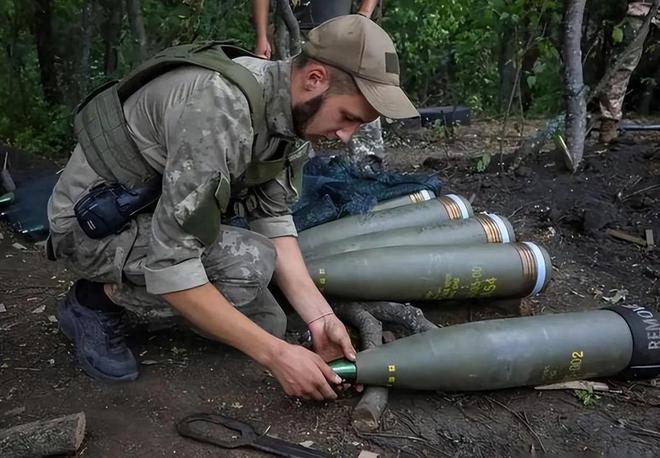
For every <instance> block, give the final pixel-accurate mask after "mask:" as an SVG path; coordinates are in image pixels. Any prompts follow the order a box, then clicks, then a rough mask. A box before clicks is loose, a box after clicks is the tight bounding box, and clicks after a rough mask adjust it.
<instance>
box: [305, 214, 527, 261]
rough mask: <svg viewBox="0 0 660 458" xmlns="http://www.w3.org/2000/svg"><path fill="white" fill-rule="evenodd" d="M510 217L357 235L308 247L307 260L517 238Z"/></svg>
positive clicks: (484, 216)
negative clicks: (403, 248)
mask: <svg viewBox="0 0 660 458" xmlns="http://www.w3.org/2000/svg"><path fill="white" fill-rule="evenodd" d="M515 241H516V236H515V234H514V232H513V226H511V223H509V221H508V220H507V219H506V218H504V217H502V216H498V215H493V214H488V213H482V214H480V215H476V216H474V217H473V218H468V219H457V220H451V221H445V222H444V223H440V224H434V225H432V226H418V227H402V228H400V229H392V230H389V231H384V232H377V233H375V234H364V235H358V236H357V237H351V238H350V239H346V240H338V241H336V242H332V243H328V244H325V245H321V246H318V247H316V248H312V249H309V250H307V251H305V252H304V253H303V254H304V256H305V259H306V260H308V261H309V260H311V259H318V258H322V257H327V256H332V255H336V254H340V253H347V252H349V251H358V250H366V249H370V248H383V247H390V246H403V245H408V246H416V245H438V246H439V245H476V244H481V243H510V242H515Z"/></svg>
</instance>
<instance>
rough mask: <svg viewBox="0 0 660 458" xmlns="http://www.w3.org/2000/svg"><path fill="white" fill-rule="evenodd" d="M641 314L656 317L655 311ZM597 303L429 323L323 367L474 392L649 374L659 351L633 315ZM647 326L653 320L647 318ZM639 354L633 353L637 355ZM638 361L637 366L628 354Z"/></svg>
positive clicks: (370, 381)
mask: <svg viewBox="0 0 660 458" xmlns="http://www.w3.org/2000/svg"><path fill="white" fill-rule="evenodd" d="M644 310H645V312H644V313H647V314H650V315H653V316H652V317H651V318H644V319H646V320H656V321H657V313H655V314H654V313H653V312H651V311H650V310H648V309H644ZM625 313H626V312H625V311H622V310H619V309H617V310H614V309H605V310H592V311H588V312H579V313H562V314H553V315H541V316H533V317H522V318H508V319H499V320H487V321H478V322H473V323H466V324H459V325H455V326H448V327H445V328H439V329H434V330H431V331H427V332H424V333H421V334H415V335H412V336H410V337H405V338H402V339H399V340H395V341H394V342H391V343H388V344H385V345H382V346H380V347H376V348H372V349H369V350H366V351H363V352H360V353H358V355H357V360H356V362H355V363H354V364H351V363H350V362H347V361H346V360H339V361H335V362H333V363H331V364H330V367H331V368H333V370H334V371H335V372H336V373H337V374H338V375H340V376H341V377H342V378H343V379H345V380H347V381H354V382H356V383H361V384H366V385H380V386H389V387H393V388H406V389H418V390H442V391H480V390H495V389H502V388H512V387H517V386H535V385H546V384H551V383H557V382H562V381H568V380H584V379H589V378H595V377H611V376H626V377H631V378H652V377H655V376H657V375H658V374H659V373H660V352H653V351H646V354H645V355H641V353H643V352H644V351H645V350H644V348H645V347H646V346H647V343H648V342H651V340H649V339H647V337H646V336H645V335H644V334H643V333H642V332H641V331H640V332H635V331H634V321H635V320H636V319H637V318H636V317H634V316H629V317H626V316H624V315H625ZM649 326H651V327H652V326H653V323H651V324H650V325H649ZM640 356H641V357H640ZM640 360H643V361H644V365H643V369H644V370H643V371H640V370H639V368H640V367H641V366H640V367H637V371H635V370H632V371H631V369H635V364H636V361H640Z"/></svg>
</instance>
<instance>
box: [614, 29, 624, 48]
mask: <svg viewBox="0 0 660 458" xmlns="http://www.w3.org/2000/svg"><path fill="white" fill-rule="evenodd" d="M622 41H623V27H621V26H620V25H617V26H614V28H613V29H612V42H613V43H616V44H618V43H621V42H622Z"/></svg>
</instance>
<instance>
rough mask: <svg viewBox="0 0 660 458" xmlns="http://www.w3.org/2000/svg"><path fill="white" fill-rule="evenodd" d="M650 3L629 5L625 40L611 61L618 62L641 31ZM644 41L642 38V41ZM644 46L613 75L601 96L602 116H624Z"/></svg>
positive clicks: (632, 3) (631, 54)
mask: <svg viewBox="0 0 660 458" xmlns="http://www.w3.org/2000/svg"><path fill="white" fill-rule="evenodd" d="M649 10H650V4H649V3H644V2H631V3H630V4H629V5H628V11H627V14H626V18H625V19H624V20H623V23H622V27H623V40H622V41H621V43H619V44H618V45H616V47H615V49H614V55H613V56H612V59H611V62H612V64H613V63H614V62H617V61H618V59H619V58H620V55H621V53H622V52H623V51H624V50H625V49H626V48H627V47H628V45H629V44H630V43H631V42H632V41H633V40H634V39H635V37H636V36H637V35H638V34H639V33H640V30H641V28H642V25H643V24H644V19H645V16H646V15H647V14H648V13H649ZM653 21H654V23H655V24H657V18H654V20H653ZM643 42H644V41H643V40H642V43H643ZM643 51H644V46H643V45H641V46H639V47H638V48H636V49H634V50H633V51H632V52H631V53H630V54H629V55H628V56H626V57H625V59H624V60H623V61H622V63H621V65H620V67H619V69H618V70H617V71H616V72H615V73H614V74H613V75H612V78H611V79H610V80H609V81H608V82H607V85H606V86H605V88H604V89H603V92H602V96H601V97H600V113H601V117H602V118H604V119H606V120H611V121H615V122H618V121H620V120H621V118H622V117H623V99H624V98H625V96H626V91H627V88H628V82H629V81H630V77H631V75H632V73H633V71H634V70H635V68H637V64H639V61H640V59H641V58H642V53H643Z"/></svg>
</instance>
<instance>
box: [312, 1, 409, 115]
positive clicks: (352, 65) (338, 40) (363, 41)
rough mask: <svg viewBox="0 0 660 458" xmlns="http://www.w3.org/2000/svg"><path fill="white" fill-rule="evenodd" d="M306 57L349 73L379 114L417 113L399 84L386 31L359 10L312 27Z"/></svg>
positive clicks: (393, 53)
mask: <svg viewBox="0 0 660 458" xmlns="http://www.w3.org/2000/svg"><path fill="white" fill-rule="evenodd" d="M304 52H305V54H307V55H308V56H309V57H311V58H313V59H316V60H318V61H319V62H323V63H325V64H328V65H332V66H333V67H337V68H339V69H342V70H344V71H346V72H348V73H350V74H351V75H352V76H353V78H354V79H355V83H356V84H357V86H358V88H359V89H360V92H361V93H362V95H363V96H364V97H365V98H366V99H367V101H368V102H369V103H370V104H371V106H373V107H374V109H375V110H376V111H377V112H378V113H380V114H381V115H382V116H385V117H387V118H392V119H403V118H413V117H416V116H419V113H418V112H417V109H416V108H415V106H414V105H413V104H412V103H411V102H410V100H409V99H408V96H406V94H405V93H404V92H403V90H402V89H401V87H400V86H399V84H400V83H399V57H398V56H397V54H396V50H395V49H394V43H392V39H391V38H390V37H389V35H388V34H387V32H385V31H384V30H383V29H381V28H380V27H379V26H378V25H377V24H376V23H375V22H373V21H372V20H371V19H368V18H366V17H365V16H362V15H359V14H351V15H348V16H339V17H336V18H333V19H330V20H329V21H326V22H324V23H323V24H321V25H319V26H318V27H316V28H314V29H312V30H311V31H310V32H309V35H308V37H307V42H305V45H304Z"/></svg>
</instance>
